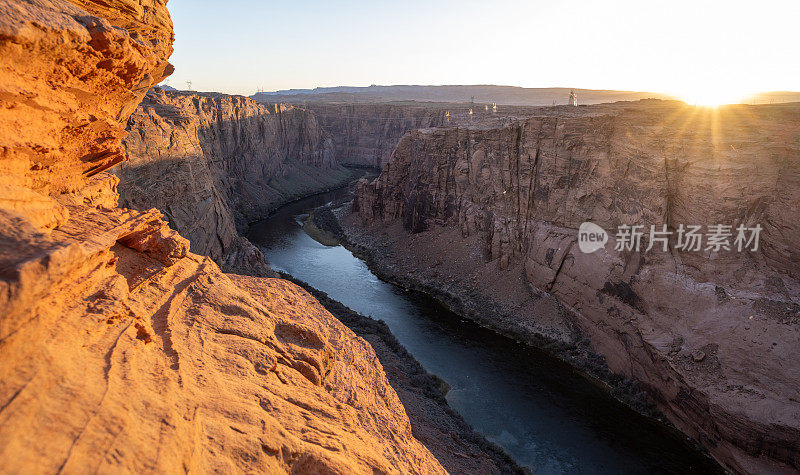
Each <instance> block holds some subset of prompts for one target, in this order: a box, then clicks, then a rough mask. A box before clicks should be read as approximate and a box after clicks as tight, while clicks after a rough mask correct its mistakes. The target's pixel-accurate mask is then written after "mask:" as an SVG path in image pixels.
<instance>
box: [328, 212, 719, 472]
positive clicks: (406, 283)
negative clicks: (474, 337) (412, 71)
mask: <svg viewBox="0 0 800 475" xmlns="http://www.w3.org/2000/svg"><path fill="white" fill-rule="evenodd" d="M313 216H314V223H315V225H316V226H317V227H318V228H321V229H324V230H325V231H326V232H328V233H331V234H337V236H338V238H339V240H340V242H341V243H342V245H343V246H344V247H346V248H347V249H348V250H350V251H351V252H352V253H353V254H354V255H356V256H357V257H358V258H360V259H362V260H364V261H365V262H366V264H367V265H368V267H369V268H370V270H371V271H372V272H373V273H374V274H375V275H377V276H378V277H379V278H380V279H381V280H384V281H387V282H390V283H393V284H395V285H398V286H400V287H402V288H404V289H406V290H411V291H414V292H419V293H421V294H424V295H426V296H429V297H430V298H432V299H433V300H434V301H436V302H437V303H439V304H441V305H443V306H444V307H445V308H447V309H448V310H450V311H452V312H454V313H456V314H458V315H461V316H462V317H464V318H467V319H469V320H472V321H475V322H476V323H478V324H479V325H481V326H482V327H484V328H487V329H489V330H492V331H494V332H496V333H499V334H501V335H504V336H507V337H509V338H512V339H513V340H515V341H517V342H519V343H521V344H523V345H525V346H528V347H532V348H535V349H537V350H541V351H544V352H545V353H547V354H549V355H551V356H553V357H555V358H557V359H558V360H560V361H562V362H564V363H566V364H567V365H568V366H569V367H570V368H572V369H573V370H574V371H576V372H577V373H579V374H580V375H581V376H582V377H583V378H585V379H586V380H588V381H590V382H592V383H593V384H594V385H595V386H597V387H600V388H602V389H603V391H605V392H606V393H608V394H610V395H611V396H612V397H613V398H614V399H616V400H617V401H618V402H620V403H622V404H623V405H625V406H627V407H628V408H630V409H631V410H633V411H635V412H636V413H638V414H639V415H640V416H643V417H644V418H645V419H646V420H649V421H651V423H652V425H653V430H655V431H660V432H663V433H664V434H665V436H667V437H671V438H673V439H675V440H676V441H680V442H679V443H681V444H684V445H685V448H686V450H687V451H690V452H692V453H695V454H697V455H695V457H698V458H700V459H703V460H705V463H704V465H705V466H704V467H703V468H704V470H706V471H714V470H716V471H717V472H719V473H721V472H722V468H721V467H719V465H717V463H716V462H714V461H713V460H712V459H711V457H710V456H709V455H708V453H707V452H706V451H705V450H704V449H703V448H702V447H700V446H699V445H698V444H697V443H696V442H694V441H692V440H691V439H689V438H688V437H686V436H685V435H684V434H683V433H681V432H680V431H678V430H677V429H676V428H675V427H674V426H673V425H672V424H671V423H670V422H669V421H668V420H667V418H666V417H665V416H664V415H663V414H662V413H661V412H659V411H658V409H657V408H656V407H655V405H654V403H653V401H652V400H651V399H650V397H649V395H648V394H647V393H646V392H644V390H642V388H641V387H640V386H639V385H638V384H637V383H636V382H635V381H633V380H631V379H628V378H625V377H623V376H620V375H618V374H615V373H613V372H611V371H610V370H609V368H608V366H607V365H606V363H605V361H604V359H603V358H602V356H600V355H598V354H597V353H595V352H594V351H592V349H591V348H590V347H589V344H588V342H587V341H585V340H582V339H580V338H579V336H578V334H577V332H573V331H572V330H571V328H569V326H568V325H562V326H561V327H560V328H559V327H558V326H557V325H549V326H547V327H544V328H542V327H539V328H537V327H534V326H527V325H525V324H524V323H525V319H524V318H521V317H520V313H521V311H522V310H527V311H530V308H529V307H530V305H532V304H531V303H530V302H529V303H528V305H527V306H526V305H521V304H518V306H517V307H513V306H509V305H503V303H502V302H498V300H497V295H492V294H491V293H489V292H485V291H481V290H480V289H478V288H476V286H474V285H470V283H468V282H463V281H460V280H459V279H458V276H456V275H453V274H448V273H446V272H445V271H444V269H442V268H441V267H442V266H440V265H439V264H440V263H437V262H436V258H434V256H431V259H430V260H429V262H431V265H430V266H428V267H426V268H424V269H421V268H418V266H416V265H415V264H416V263H418V262H420V261H421V260H420V259H410V258H408V255H404V253H406V252H409V253H419V252H423V251H422V250H421V249H419V247H417V246H410V245H409V243H407V242H404V243H398V242H397V241H398V238H397V237H396V236H399V235H400V234H399V233H393V232H392V230H390V229H382V228H378V227H375V228H370V229H366V228H364V227H362V226H360V225H359V224H358V223H356V222H355V221H356V220H357V217H355V219H353V217H352V215H351V214H350V205H349V204H346V205H344V206H340V207H338V208H335V209H333V210H331V209H330V208H321V209H317V210H315V213H314V215H313ZM334 223H335V224H334ZM337 228H338V229H337ZM423 239H424V238H423ZM464 245H466V244H465V243H461V242H456V240H455V239H453V241H452V242H451V246H452V247H453V248H454V249H453V251H454V252H455V253H458V252H462V251H463V250H461V249H455V248H457V247H459V246H464ZM465 255H468V254H467V253H465ZM442 258H446V256H440V257H439V259H442ZM460 265H468V264H465V263H460ZM515 285H517V284H515V283H513V282H505V281H502V282H498V283H497V286H501V287H505V289H506V292H511V293H513V292H517V293H519V294H522V293H523V292H524V293H525V295H527V296H528V297H526V298H528V299H529V300H531V301H533V302H535V305H537V306H538V310H540V311H541V310H542V309H546V308H547V307H546V306H551V307H550V308H551V311H552V312H554V313H556V314H559V313H563V312H564V310H563V309H561V308H560V307H559V306H558V304H557V301H555V299H552V300H547V299H546V297H545V296H541V295H537V294H535V293H533V294H531V292H535V289H527V288H526V289H523V288H521V287H519V286H518V285H517V286H516V287H515ZM555 321H556V320H554V322H555ZM562 321H563V320H562ZM554 328H555V329H556V330H555V331H554V330H553V329H554ZM538 330H542V331H538Z"/></svg>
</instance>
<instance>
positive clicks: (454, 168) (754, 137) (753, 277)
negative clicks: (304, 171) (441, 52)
mask: <svg viewBox="0 0 800 475" xmlns="http://www.w3.org/2000/svg"><path fill="white" fill-rule="evenodd" d="M543 112H544V113H547V114H548V115H550V116H545V115H544V114H542V115H540V116H534V117H530V118H528V119H524V120H519V121H515V122H514V123H512V124H511V125H508V126H497V125H496V124H495V125H492V124H488V125H482V124H475V126H473V127H459V128H442V129H433V130H424V131H412V132H409V133H408V134H406V135H405V136H404V137H403V139H402V140H401V141H400V143H399V144H398V146H397V149H396V150H395V151H394V153H393V155H392V159H391V160H390V161H389V162H388V163H387V164H386V165H385V166H384V168H383V172H382V174H381V175H380V176H379V177H378V178H377V179H375V180H374V181H373V182H371V183H368V182H366V181H365V180H362V181H361V182H360V183H359V186H358V189H357V192H356V200H355V202H354V209H355V210H357V211H358V214H359V216H360V219H359V220H356V221H353V218H352V217H351V218H349V220H348V221H347V222H349V223H350V225H351V229H354V230H355V231H354V232H355V235H358V238H359V239H361V242H362V243H370V242H371V243H372V244H374V243H375V242H377V241H376V239H377V240H381V239H383V240H384V241H385V240H386V239H385V238H381V237H380V236H385V235H386V234H384V233H385V232H388V233H389V234H388V235H389V236H390V238H388V241H389V242H388V245H389V248H390V249H392V250H393V251H394V252H395V256H396V257H394V258H389V260H390V261H391V265H392V266H395V267H394V272H396V273H397V274H403V275H404V278H405V279H406V281H409V280H410V281H415V282H416V283H417V284H419V285H420V286H421V287H427V288H429V289H436V291H437V292H438V293H439V294H440V296H444V298H445V300H448V302H451V303H453V302H455V303H456V305H459V306H460V308H461V309H462V310H463V311H464V313H467V314H468V315H470V316H471V317H473V318H475V319H477V320H479V321H481V323H483V324H485V325H488V326H492V327H494V328H497V329H499V330H502V331H505V332H510V333H514V334H516V335H519V336H521V337H522V338H525V339H527V340H528V341H535V339H536V337H537V335H545V336H547V337H548V338H549V339H555V340H560V341H565V342H570V341H571V342H576V341H578V340H580V339H582V338H588V340H589V342H590V344H591V347H592V348H593V349H594V350H595V351H597V352H599V353H600V354H602V355H603V356H604V357H605V360H606V362H607V364H608V366H609V367H610V368H611V369H612V370H613V371H615V372H617V373H621V374H623V375H625V376H629V377H632V378H634V379H636V380H638V381H640V382H642V383H643V386H644V387H645V388H646V389H647V391H648V393H649V394H650V395H651V396H652V398H653V399H654V401H655V402H656V403H657V405H658V407H659V408H660V409H661V410H662V411H663V412H664V413H665V414H666V415H667V417H668V418H669V419H670V420H671V421H672V422H673V423H674V424H675V425H676V426H677V427H679V428H680V429H681V430H683V431H684V432H686V433H687V434H689V435H690V436H692V437H693V438H695V439H697V440H698V441H699V442H700V443H701V444H703V445H704V446H705V447H707V448H708V450H709V451H710V452H711V453H712V454H713V455H714V456H715V457H716V458H717V459H718V460H719V461H720V462H722V463H723V464H724V465H726V466H727V467H728V468H730V469H732V470H735V471H738V472H750V473H769V472H786V471H796V470H798V469H800V451H798V449H797V447H798V444H800V401H799V400H798V399H799V398H798V394H800V385H799V383H798V382H799V381H800V362H799V361H798V359H797V358H796V355H795V353H796V349H797V348H798V345H800V281H799V280H798V279H800V251H799V250H800V219H798V216H797V209H796V203H797V202H798V200H800V142H798V136H797V130H798V127H800V106H798V105H795V104H792V105H775V106H756V107H751V106H730V107H725V108H721V109H719V110H713V111H712V110H704V109H697V108H693V107H689V106H685V105H682V104H679V103H669V102H665V103H662V102H657V101H644V102H641V103H632V104H619V105H610V106H591V107H588V108H581V110H580V111H579V110H573V111H569V112H564V113H562V114H556V115H555V116H553V115H552V114H551V113H550V112H547V111H543ZM359 221H363V222H364V223H366V224H367V225H368V226H367V227H366V228H364V227H361V226H360V225H356V226H354V225H355V224H357V223H358V222H359ZM584 221H592V222H594V223H596V224H599V225H600V226H602V227H603V228H605V229H606V230H608V231H610V232H611V234H612V236H611V242H610V243H609V244H607V245H606V248H605V249H603V250H600V251H598V252H596V253H594V254H584V253H582V252H580V251H579V250H578V246H577V245H576V242H575V241H576V237H577V228H578V226H579V225H580V224H581V223H582V222H584ZM397 223H400V224H401V225H402V226H399V225H398V224H397ZM741 223H743V224H746V225H748V226H754V225H755V224H760V225H761V226H762V227H763V231H762V234H761V238H760V246H759V249H758V250H757V251H755V252H742V253H739V252H735V251H733V252H725V251H722V252H718V253H717V252H711V251H708V252H705V251H704V252H698V253H692V252H682V251H677V250H675V242H674V240H673V242H672V243H671V247H670V249H669V250H668V251H667V252H660V251H655V250H653V251H651V252H644V249H645V248H646V245H647V241H646V240H645V241H644V244H645V247H643V248H642V252H630V251H627V252H617V251H614V250H613V248H614V243H615V239H614V236H613V234H614V233H615V231H616V229H617V226H618V225H621V224H645V225H650V224H654V225H657V226H659V227H660V226H661V225H662V224H667V225H668V226H670V228H671V229H672V230H675V229H676V228H677V227H678V225H680V224H684V225H695V224H697V225H710V224H728V225H732V226H733V227H734V229H735V228H736V226H738V225H739V224H741ZM648 228H649V226H648ZM734 232H735V231H734ZM381 244H382V245H387V243H386V242H383V241H381ZM553 297H555V300H554V299H553ZM482 301H485V302H490V304H487V305H482V304H481V302H482ZM486 307H493V308H495V309H499V310H497V311H496V315H495V314H493V313H487V312H483V311H480V309H482V308H486ZM475 309H478V310H477V311H475Z"/></svg>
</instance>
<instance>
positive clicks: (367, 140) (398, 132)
mask: <svg viewBox="0 0 800 475" xmlns="http://www.w3.org/2000/svg"><path fill="white" fill-rule="evenodd" d="M306 107H307V108H308V109H309V110H311V111H313V112H314V115H315V116H316V118H317V121H318V122H319V124H320V125H321V126H322V127H323V128H324V129H325V130H326V131H328V132H329V133H330V134H331V135H332V137H333V142H334V145H335V151H336V157H337V158H338V159H339V161H340V162H341V163H343V164H345V165H351V166H358V167H369V168H376V169H379V168H380V167H381V166H383V164H384V163H386V162H387V161H388V160H389V158H390V157H391V155H392V151H393V150H394V148H395V147H396V146H397V142H398V141H399V140H400V137H402V136H403V135H404V134H405V133H406V132H408V131H409V130H413V129H419V128H426V127H438V126H441V125H444V124H445V112H446V111H445V108H444V107H436V106H414V105H399V104H398V105H394V104H325V103H310V104H308V105H307V106H306Z"/></svg>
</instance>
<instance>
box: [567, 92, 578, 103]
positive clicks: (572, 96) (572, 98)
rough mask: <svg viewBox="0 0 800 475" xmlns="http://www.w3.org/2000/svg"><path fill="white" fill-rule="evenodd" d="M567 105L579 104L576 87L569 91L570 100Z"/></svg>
mask: <svg viewBox="0 0 800 475" xmlns="http://www.w3.org/2000/svg"><path fill="white" fill-rule="evenodd" d="M567 105H570V106H577V105H578V95H577V94H575V90H574V89H573V90H571V91H569V102H568V103H567Z"/></svg>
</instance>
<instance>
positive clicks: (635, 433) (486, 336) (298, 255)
mask: <svg viewBox="0 0 800 475" xmlns="http://www.w3.org/2000/svg"><path fill="white" fill-rule="evenodd" d="M346 193H347V191H346V190H340V191H337V192H332V193H327V194H323V195H317V196H315V197H311V198H308V199H306V200H302V201H299V202H296V203H293V204H291V205H288V206H286V207H284V208H282V209H280V210H279V211H278V212H277V213H276V214H275V215H274V216H272V217H271V218H269V219H267V220H265V221H263V222H261V223H258V224H256V225H254V226H253V227H252V228H251V231H250V234H249V236H248V237H249V238H250V240H251V241H252V242H253V243H255V244H256V245H258V246H260V247H261V249H262V250H263V251H264V254H265V256H266V257H267V259H268V260H269V262H270V263H271V264H272V266H273V267H274V268H275V269H278V270H281V271H284V272H287V273H289V274H291V275H292V276H294V277H296V278H298V279H301V280H303V281H305V282H308V283H309V284H310V285H312V286H313V287H315V288H317V289H319V290H322V291H324V292H327V293H328V295H329V296H330V297H331V298H333V299H335V300H338V301H340V302H342V303H343V304H345V305H347V306H348V307H350V308H352V309H353V310H355V311H357V312H359V313H361V314H364V315H369V316H371V317H373V318H376V319H380V320H383V321H385V322H386V324H387V325H388V326H389V328H391V330H392V332H393V333H394V335H395V336H396V337H397V339H398V340H399V341H400V343H402V344H403V345H404V346H405V347H406V348H407V349H408V351H409V352H410V353H411V354H413V355H414V357H416V359H417V360H418V361H419V362H420V363H421V364H422V365H423V366H424V367H425V369H427V370H428V371H429V372H431V373H433V374H436V375H437V376H439V377H441V378H442V379H443V380H445V381H446V382H447V383H448V384H449V385H450V387H451V389H450V392H449V393H448V395H447V400H448V402H449V403H450V405H451V406H452V407H453V408H454V409H455V410H456V411H458V412H459V413H460V414H461V415H462V416H463V417H464V418H465V419H466V420H467V422H469V423H470V424H472V426H473V427H475V428H476V429H477V430H478V431H480V432H481V433H483V434H484V435H485V436H486V437H487V438H488V439H489V440H491V441H493V442H495V443H497V444H498V445H500V446H502V447H503V448H504V449H505V450H506V451H507V452H508V453H509V454H511V455H512V457H514V459H515V460H516V461H517V462H518V463H519V464H521V465H525V466H528V467H530V468H531V470H533V472H534V473H543V474H550V473H698V472H702V473H709V472H713V471H716V470H718V468H717V467H716V466H715V465H714V464H712V463H711V462H710V461H709V460H708V459H707V458H706V457H703V456H701V455H700V454H698V453H697V452H695V451H694V450H693V449H692V448H691V446H690V445H689V444H688V443H687V442H686V441H685V440H684V439H683V438H682V437H680V436H678V435H676V434H674V433H673V432H671V431H667V430H665V429H664V428H662V427H661V426H660V425H658V424H654V423H652V422H651V421H650V420H648V419H646V418H643V417H641V416H639V415H638V414H636V413H634V412H633V411H631V410H630V409H628V408H627V407H625V406H623V405H621V404H620V403H618V402H617V401H615V400H614V399H612V398H610V397H609V396H608V395H607V394H606V393H605V392H603V391H602V390H600V389H599V388H597V387H596V386H594V385H593V384H591V383H590V382H588V381H587V380H586V379H584V378H582V377H581V376H580V375H578V374H576V373H574V372H573V371H572V370H571V369H570V368H569V367H567V366H566V365H565V364H563V363H562V362H560V361H558V360H556V359H554V358H552V357H549V356H547V355H545V354H543V353H542V352H540V351H536V350H533V349H531V348H528V347H526V346H524V345H521V344H518V343H516V342H514V341H513V340H511V339H508V338H505V337H503V336H500V335H497V334H495V333H493V332H491V331H489V330H485V329H483V328H481V327H479V326H477V325H475V324H473V323H472V322H469V321H465V320H463V319H461V318H459V317H458V316H457V315H455V314H453V313H451V312H449V311H447V310H445V309H443V308H442V307H440V306H438V305H435V304H433V303H432V302H430V301H429V300H427V299H425V298H422V297H420V296H417V295H414V294H409V293H407V292H405V291H404V290H402V289H401V288H399V287H397V286H395V285H392V284H389V283H386V282H383V281H381V280H379V279H378V278H377V277H375V275H373V274H372V272H370V270H369V269H368V268H367V266H366V265H365V264H364V262H363V261H361V260H360V259H357V258H355V257H354V256H353V255H352V254H351V253H350V251H348V250H347V249H345V248H343V247H341V246H336V247H328V246H324V245H322V244H320V243H318V242H317V241H315V240H314V239H312V238H311V237H310V236H308V235H307V234H306V233H305V232H304V231H303V229H302V228H301V226H300V224H299V223H300V219H301V218H302V214H303V213H307V212H308V211H309V210H311V209H313V208H314V207H316V206H320V205H322V204H325V203H326V202H328V201H330V200H332V199H335V198H338V197H341V196H343V195H344V194H346Z"/></svg>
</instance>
